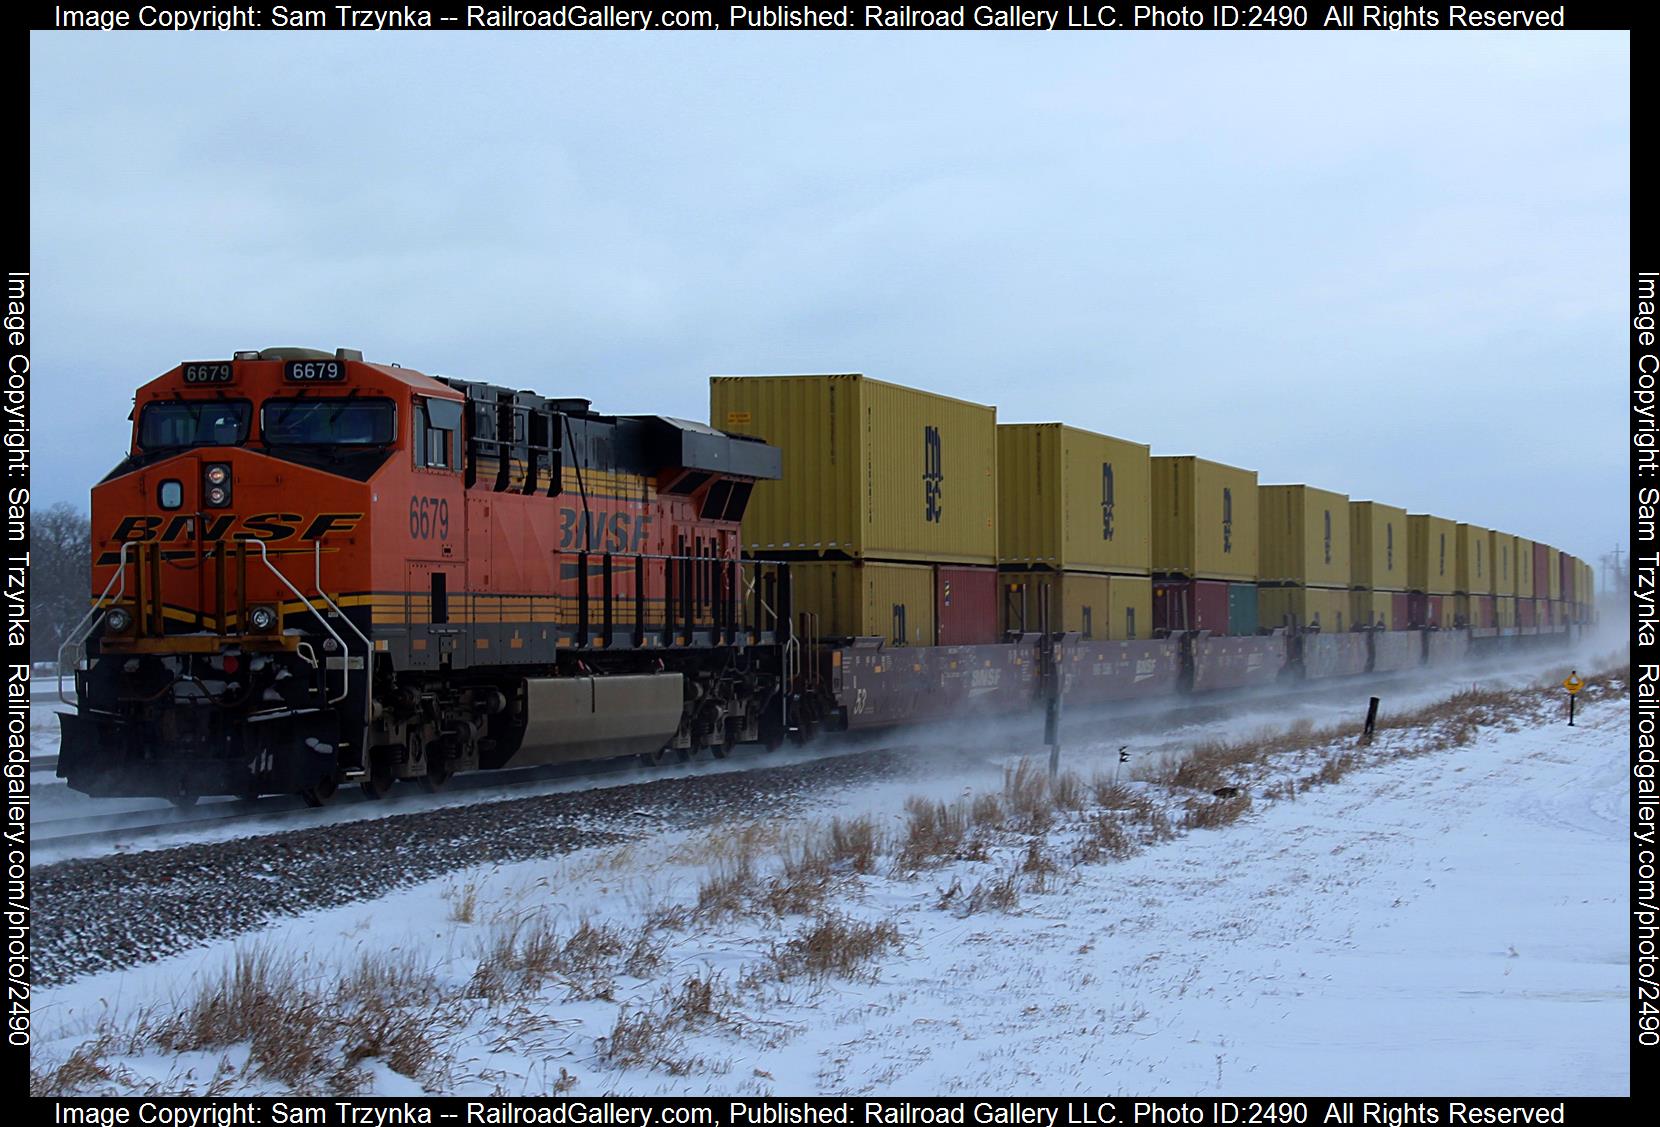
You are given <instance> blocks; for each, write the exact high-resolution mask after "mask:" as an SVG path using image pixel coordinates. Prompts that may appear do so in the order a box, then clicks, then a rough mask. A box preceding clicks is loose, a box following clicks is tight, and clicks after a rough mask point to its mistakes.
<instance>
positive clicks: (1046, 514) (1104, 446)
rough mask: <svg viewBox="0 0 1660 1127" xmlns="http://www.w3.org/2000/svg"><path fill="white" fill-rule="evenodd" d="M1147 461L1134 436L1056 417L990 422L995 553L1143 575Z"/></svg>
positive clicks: (1148, 540) (1148, 517)
mask: <svg viewBox="0 0 1660 1127" xmlns="http://www.w3.org/2000/svg"><path fill="white" fill-rule="evenodd" d="M1151 463H1152V459H1151V457H1150V456H1149V454H1148V449H1147V447H1145V446H1143V445H1141V444H1140V443H1139V442H1128V441H1125V440H1124V439H1122V438H1110V437H1108V436H1107V435H1104V434H1095V433H1094V432H1092V431H1087V430H1079V429H1078V428H1076V427H1069V426H1065V425H1063V424H1061V423H1014V424H1005V425H1003V426H999V427H998V428H997V498H998V511H997V543H998V548H997V558H998V560H999V561H1000V562H1002V563H1003V564H1017V565H1020V566H1023V567H1052V568H1057V569H1060V570H1063V571H1111V572H1121V573H1129V574H1134V575H1146V574H1147V572H1148V569H1149V568H1150V567H1151V565H1152V529H1151V523H1152V508H1151V505H1152V501H1151V496H1152V494H1151V490H1152V464H1151Z"/></svg>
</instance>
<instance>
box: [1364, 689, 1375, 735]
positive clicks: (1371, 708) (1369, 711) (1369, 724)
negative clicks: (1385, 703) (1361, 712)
mask: <svg viewBox="0 0 1660 1127" xmlns="http://www.w3.org/2000/svg"><path fill="white" fill-rule="evenodd" d="M1377 724H1378V698H1377V697H1373V698H1372V702H1371V703H1370V704H1368V705H1367V706H1366V731H1365V733H1364V735H1363V737H1362V740H1363V742H1365V743H1371V742H1372V729H1373V728H1375V727H1377Z"/></svg>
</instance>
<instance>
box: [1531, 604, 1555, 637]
mask: <svg viewBox="0 0 1660 1127" xmlns="http://www.w3.org/2000/svg"><path fill="white" fill-rule="evenodd" d="M1533 601H1534V602H1535V603H1536V604H1538V607H1539V610H1538V615H1539V626H1540V628H1541V629H1543V628H1546V627H1550V626H1554V625H1555V624H1556V620H1555V619H1554V618H1552V617H1551V612H1550V600H1549V599H1539V598H1535V599H1534V600H1533Z"/></svg>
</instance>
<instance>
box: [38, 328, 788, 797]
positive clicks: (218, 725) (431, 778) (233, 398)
mask: <svg viewBox="0 0 1660 1127" xmlns="http://www.w3.org/2000/svg"><path fill="white" fill-rule="evenodd" d="M779 464H780V463H779V456H778V451H777V450H776V449H775V448H773V447H771V446H768V445H767V444H765V443H764V442H760V441H757V440H755V439H751V438H744V437H741V436H735V435H730V434H725V433H722V432H720V431H717V430H714V429H712V428H710V427H707V426H704V425H703V424H701V423H694V422H688V421H685V420H682V419H673V418H666V417H663V416H655V415H637V416H610V415H602V414H599V413H597V412H595V411H594V410H592V405H591V403H590V401H589V400H586V399H578V398H563V399H561V398H546V397H543V396H541V395H538V394H535V393H533V392H528V391H515V390H511V389H509V388H506V387H502V386H498V385H495V384H489V383H483V382H475V381H468V380H460V379H451V378H447V377H434V376H427V375H423V374H422V373H419V372H416V371H413V370H410V369H407V368H401V367H398V366H396V365H387V364H376V363H368V362H365V361H364V359H363V357H362V354H361V353H359V352H356V351H353V350H347V349H341V350H338V351H335V352H324V351H318V350H313V349H302V348H268V349H263V350H260V351H249V352H237V353H235V354H234V355H233V356H232V357H231V358H230V359H229V360H209V361H193V362H186V363H182V364H179V365H178V366H176V367H174V368H173V369H171V370H170V371H168V372H167V373H166V374H164V375H162V376H161V377H159V378H157V379H155V380H153V381H151V382H150V383H148V384H145V385H144V386H143V387H141V388H140V389H139V390H138V392H137V395H136V397H135V402H134V412H133V431H132V445H131V452H130V453H129V454H128V456H127V457H126V458H125V459H124V460H123V461H122V462H121V464H120V465H118V466H116V467H115V469H114V470H112V471H111V472H110V473H109V474H108V475H107V476H106V477H105V478H104V479H103V480H102V481H101V482H100V483H99V484H98V485H97V486H96V487H95V488H94V490H93V494H92V537H93V544H94V545H95V549H94V554H95V559H94V561H93V589H94V591H96V592H99V594H98V596H97V599H96V600H95V602H94V606H93V610H92V612H91V614H90V615H89V617H88V619H87V620H85V622H84V623H83V626H82V628H81V629H78V630H77V631H76V636H77V637H78V636H79V635H80V634H82V633H83V632H85V627H86V626H87V625H88V624H90V625H91V627H92V629H91V631H90V633H89V636H88V637H87V638H86V642H85V645H86V652H85V657H84V660H81V661H79V662H77V670H76V674H75V685H76V690H77V709H76V711H75V712H74V713H73V714H68V713H66V714H63V716H62V721H61V723H62V737H63V738H62V747H61V751H60V755H59V760H58V774H59V775H61V776H63V777H64V778H65V779H66V780H67V782H68V784H69V786H71V787H72V788H74V789H76V790H79V791H83V792H85V793H87V794H91V795H129V796H154V797H165V798H168V799H171V800H173V801H174V802H175V803H177V804H181V805H182V804H188V803H190V802H192V801H194V800H195V798H196V797H197V796H199V795H205V794H228V795H240V796H252V795H259V794H268V793H293V794H299V795H302V796H304V797H305V799H306V800H307V801H308V802H310V803H313V804H321V803H322V802H325V801H327V800H328V799H329V798H330V797H331V796H332V795H333V793H334V792H335V790H336V788H337V787H338V786H339V785H340V784H342V783H352V782H356V783H358V784H360V785H361V787H362V788H363V789H364V791H365V792H366V793H368V794H370V795H371V796H380V795H383V794H385V793H386V791H387V790H388V789H389V788H390V787H391V786H392V784H393V782H394V781H395V780H398V779H414V780H419V781H420V782H421V783H423V784H424V785H426V786H429V787H436V786H439V785H442V783H443V782H444V781H445V780H446V779H447V778H448V777H449V776H450V775H452V774H454V773H455V772H457V771H465V770H472V769H476V768H485V769H489V768H500V767H517V766H525V765H531V764H540V763H548V762H553V761H557V760H564V759H577V758H588V757H592V756H594V755H597V754H613V755H614V754H630V753H640V754H643V755H645V756H647V757H648V758H657V757H660V756H662V755H665V754H670V753H675V752H678V753H681V754H687V755H689V754H692V753H695V752H698V751H700V750H704V749H707V750H708V751H709V752H710V753H711V754H714V755H721V754H724V753H725V751H726V749H727V748H729V747H730V746H731V745H732V744H734V743H735V742H737V741H740V740H760V741H763V742H769V743H777V742H778V741H779V740H781V739H782V738H783V733H784V724H785V720H786V713H785V708H786V702H784V701H783V700H782V699H781V694H782V691H783V670H784V663H785V662H786V661H787V660H788V659H789V657H790V655H789V653H788V652H786V651H787V649H788V645H789V637H788V634H789V631H788V629H787V624H788V622H789V621H790V614H789V609H788V605H787V600H788V586H787V574H785V575H780V571H779V569H777V568H772V567H769V566H768V565H767V564H765V563H745V562H743V561H741V560H740V553H739V546H738V535H737V532H738V527H739V522H740V521H741V520H742V518H743V514H744V509H745V507H746V505H747V504H748V501H749V498H750V494H751V491H752V490H753V489H754V486H755V484H756V482H758V481H763V480H767V479H770V478H776V477H777V476H778V474H779ZM781 623H782V624H785V626H784V628H782V629H781V627H780V624H781ZM72 640H75V639H74V637H72Z"/></svg>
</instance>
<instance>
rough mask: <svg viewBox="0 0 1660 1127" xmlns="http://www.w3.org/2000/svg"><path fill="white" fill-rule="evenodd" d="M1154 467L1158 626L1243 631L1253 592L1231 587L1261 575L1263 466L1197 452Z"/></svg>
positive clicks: (1155, 611)
mask: <svg viewBox="0 0 1660 1127" xmlns="http://www.w3.org/2000/svg"><path fill="white" fill-rule="evenodd" d="M1152 467H1153V498H1152V502H1153V552H1152V570H1153V624H1154V626H1155V627H1160V628H1163V629H1166V630H1210V631H1212V632H1214V633H1217V634H1228V633H1233V632H1235V630H1234V626H1235V625H1236V623H1237V625H1238V627H1239V628H1240V631H1241V632H1243V627H1244V626H1246V625H1249V623H1248V622H1247V621H1246V620H1245V619H1246V617H1247V616H1248V609H1247V608H1248V605H1249V599H1248V596H1245V595H1235V594H1234V593H1233V592H1232V590H1231V589H1230V587H1231V585H1235V584H1243V585H1245V586H1251V587H1254V586H1255V584H1256V581H1257V563H1258V558H1257V545H1258V539H1257V475H1256V473H1255V472H1254V471H1252V470H1242V469H1239V468H1237V467H1235V466H1227V465H1223V464H1222V463H1220V462H1212V461H1208V460H1206V459H1204V458H1195V457H1191V456H1187V457H1177V458H1170V457H1159V458H1154V459H1153V460H1152ZM1236 615H1237V616H1238V617H1237V618H1236V617H1235V616H1236ZM1231 619H1232V620H1233V621H1230V620H1231ZM1254 632H1255V631H1252V633H1254Z"/></svg>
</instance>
